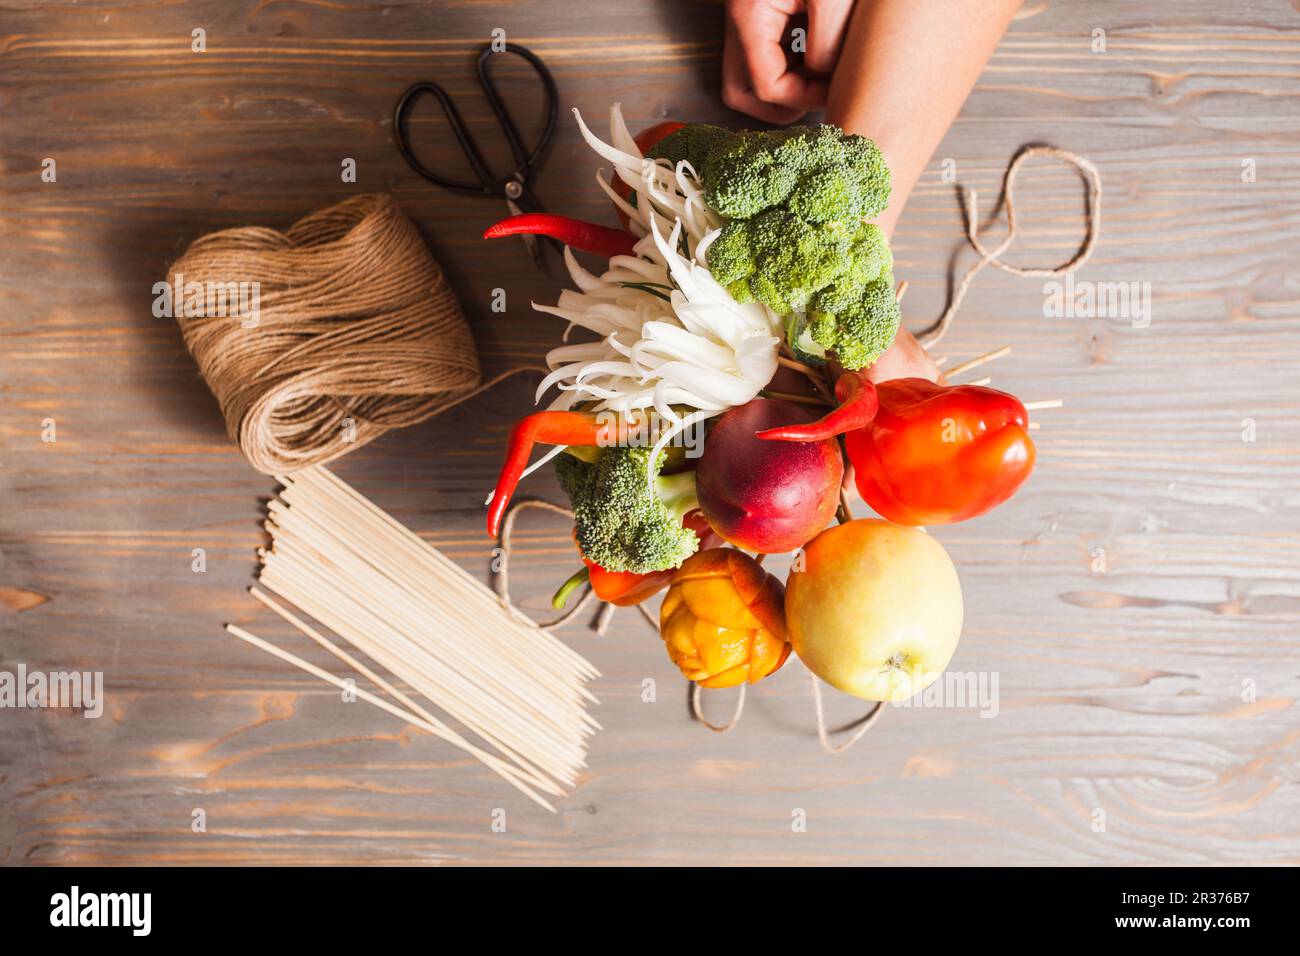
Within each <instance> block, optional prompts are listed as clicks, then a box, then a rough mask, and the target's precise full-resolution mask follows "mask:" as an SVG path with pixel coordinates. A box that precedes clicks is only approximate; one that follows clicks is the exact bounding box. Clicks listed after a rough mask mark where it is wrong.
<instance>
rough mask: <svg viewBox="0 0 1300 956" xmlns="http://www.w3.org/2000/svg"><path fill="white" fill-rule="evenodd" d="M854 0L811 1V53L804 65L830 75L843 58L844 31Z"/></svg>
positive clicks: (809, 46) (808, 53) (809, 38)
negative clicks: (841, 54) (841, 57)
mask: <svg viewBox="0 0 1300 956" xmlns="http://www.w3.org/2000/svg"><path fill="white" fill-rule="evenodd" d="M852 12H853V0H808V49H807V51H806V52H805V53H804V65H805V66H807V68H808V69H809V70H810V71H811V72H813V73H823V74H826V75H830V74H831V73H833V72H834V71H835V64H836V62H837V61H838V60H839V58H840V47H841V46H842V45H843V44H844V31H845V30H846V29H847V28H848V25H849V14H850V13H852Z"/></svg>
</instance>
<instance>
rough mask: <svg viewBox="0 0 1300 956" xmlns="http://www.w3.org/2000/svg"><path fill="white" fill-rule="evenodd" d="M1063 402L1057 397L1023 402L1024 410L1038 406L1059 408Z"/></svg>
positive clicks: (1028, 410)
mask: <svg viewBox="0 0 1300 956" xmlns="http://www.w3.org/2000/svg"><path fill="white" fill-rule="evenodd" d="M1064 404H1065V402H1063V401H1061V399H1059V398H1045V399H1043V400H1042V401H1041V402H1025V411H1027V412H1032V411H1034V410H1035V409H1039V408H1060V407H1061V406H1062V405H1064Z"/></svg>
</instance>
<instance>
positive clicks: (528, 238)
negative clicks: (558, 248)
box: [506, 198, 547, 272]
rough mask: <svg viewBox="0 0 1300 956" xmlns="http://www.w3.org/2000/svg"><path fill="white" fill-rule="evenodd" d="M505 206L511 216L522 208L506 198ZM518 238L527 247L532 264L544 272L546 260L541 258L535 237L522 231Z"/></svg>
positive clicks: (540, 245) (540, 248)
mask: <svg viewBox="0 0 1300 956" xmlns="http://www.w3.org/2000/svg"><path fill="white" fill-rule="evenodd" d="M506 207H507V208H508V209H509V210H510V215H512V216H519V215H522V214H523V210H522V209H521V208H520V207H519V204H518V203H516V202H515V201H514V200H513V199H509V198H507V199H506ZM519 238H520V239H522V240H523V241H524V245H525V246H527V247H528V254H529V255H530V256H532V257H533V265H535V266H537V268H538V269H540V270H541V271H542V272H546V271H547V270H546V260H545V259H543V258H542V244H541V243H540V242H538V241H537V237H536V236H534V235H530V234H528V233H524V234H523V235H521V236H520V237H519Z"/></svg>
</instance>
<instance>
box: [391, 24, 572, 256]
mask: <svg viewBox="0 0 1300 956" xmlns="http://www.w3.org/2000/svg"><path fill="white" fill-rule="evenodd" d="M500 52H502V53H513V54H514V55H515V56H518V57H521V58H523V59H524V60H526V61H527V62H528V63H529V65H530V66H532V68H533V71H534V72H535V73H536V74H537V75H538V77H539V78H540V79H541V81H542V87H543V90H544V93H545V98H546V128H545V129H544V130H543V131H542V135H541V138H540V139H538V141H537V144H536V145H535V146H534V147H533V148H532V151H531V152H530V151H529V150H528V149H527V148H526V147H525V146H524V143H523V139H522V137H520V135H519V130H518V128H517V127H516V126H515V123H514V120H513V119H511V117H510V111H509V110H508V109H507V108H506V104H505V101H504V100H503V99H502V98H501V93H500V91H499V90H498V89H497V86H496V83H495V82H494V81H493V79H492V75H491V72H490V71H489V70H488V63H489V62H490V61H491V60H492V58H493V57H494V56H496V55H497V51H495V50H493V48H492V45H491V44H488V45H487V46H485V47H484V48H483V49H482V50H481V51H480V52H479V55H478V65H477V67H476V71H477V73H478V81H479V85H480V86H482V87H483V93H484V95H485V96H486V97H487V101H488V105H489V106H491V107H492V112H493V113H495V114H496V118H497V123H498V124H499V125H500V127H501V131H502V133H503V134H504V135H505V138H506V142H507V143H508V144H509V145H510V153H511V155H512V156H513V157H514V162H515V168H514V170H512V171H511V173H510V174H509V175H508V176H505V177H498V176H496V175H495V174H494V173H493V172H492V171H491V170H490V169H488V167H487V164H486V163H485V162H484V161H483V155H482V154H481V153H480V152H479V151H478V146H477V145H476V144H475V143H474V140H473V138H472V137H471V136H470V134H469V129H468V128H467V127H466V126H465V121H464V120H462V119H461V115H460V111H459V110H457V109H456V104H455V102H454V101H453V100H452V98H451V97H450V96H448V95H447V91H446V90H444V89H443V88H442V87H441V86H439V85H438V84H437V83H430V82H427V81H426V82H422V83H416V84H414V85H413V86H411V87H410V88H409V89H408V90H407V91H406V92H405V93H403V94H402V95H401V97H400V98H399V99H398V101H397V106H396V107H395V108H394V110H393V136H394V138H395V139H396V140H397V150H398V152H400V153H401V154H402V156H403V158H405V159H406V161H407V163H409V164H410V166H411V168H412V169H414V170H415V171H416V172H417V173H419V174H420V175H421V176H423V177H424V178H425V179H427V180H429V181H430V182H432V183H436V184H437V185H439V186H442V187H443V188H444V189H454V190H456V191H457V192H467V193H477V194H478V195H481V196H498V197H500V198H502V199H504V200H505V203H506V206H507V207H508V208H509V209H510V213H511V215H515V216H517V215H519V214H520V213H525V212H543V211H544V210H543V209H542V205H541V203H540V202H538V201H537V197H536V196H534V195H533V193H532V191H531V190H530V189H529V182H530V180H531V179H532V175H533V171H534V168H535V167H536V165H537V161H538V160H539V159H540V158H541V156H542V154H543V153H544V152H545V151H546V148H547V146H549V145H550V143H551V137H552V136H553V135H554V133H555V120H556V114H557V112H558V109H559V107H558V101H559V96H558V93H557V92H556V89H555V79H554V78H553V77H552V76H551V71H550V70H548V69H547V68H546V64H545V63H543V62H542V61H541V59H540V58H539V57H538V56H537V54H535V53H533V52H532V51H531V50H528V49H525V48H524V47H522V46H519V45H518V44H515V43H512V44H510V45H509V46H507V47H505V48H503V49H502V50H501V51H500ZM424 93H431V94H433V96H434V97H435V98H437V100H438V103H439V104H440V105H441V106H442V112H443V115H444V116H446V117H447V123H448V125H449V126H451V131H452V133H453V134H454V135H455V137H456V140H457V142H459V143H460V148H461V151H462V152H463V153H464V154H465V159H466V160H467V161H468V162H469V165H470V168H471V169H472V170H473V171H474V175H475V176H477V177H478V181H477V182H465V181H462V180H456V179H448V178H447V177H445V176H442V175H439V174H438V173H436V172H434V171H433V170H431V169H429V168H428V167H427V166H425V165H424V163H422V162H420V160H419V159H418V158H417V157H416V156H415V154H414V153H413V152H412V151H411V144H410V141H409V139H408V138H407V130H406V120H407V117H408V115H409V114H410V111H411V107H412V105H414V103H415V101H416V100H417V99H419V98H420V96H421V94H424ZM522 238H523V240H524V242H525V243H526V244H527V246H528V251H529V253H530V254H531V255H532V257H533V262H534V263H535V264H536V265H537V268H539V269H541V270H542V271H543V272H544V271H546V264H545V263H544V262H543V260H542V251H541V248H540V246H539V243H538V238H539V237H537V236H533V235H525V236H523V237H522ZM541 238H542V239H543V240H544V241H546V242H549V243H552V244H554V245H555V246H557V247H558V246H559V243H558V242H556V241H555V240H553V239H549V238H547V237H541Z"/></svg>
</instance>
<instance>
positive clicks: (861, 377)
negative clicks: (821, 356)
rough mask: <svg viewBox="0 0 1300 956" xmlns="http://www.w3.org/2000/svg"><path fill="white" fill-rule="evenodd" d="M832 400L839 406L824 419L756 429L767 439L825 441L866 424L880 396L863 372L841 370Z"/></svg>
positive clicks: (760, 435)
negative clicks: (804, 423) (842, 371)
mask: <svg viewBox="0 0 1300 956" xmlns="http://www.w3.org/2000/svg"><path fill="white" fill-rule="evenodd" d="M835 399H836V401H838V402H839V403H840V407H839V408H837V409H835V411H833V412H831V413H830V414H829V415H827V416H825V417H824V418H821V419H818V420H817V421H815V422H809V423H808V424H806V425H783V426H781V427H780V428H768V429H765V430H764V431H761V432H757V433H756V434H757V436H758V437H759V438H763V439H767V440H769V441H801V442H812V441H825V440H826V439H827V438H834V437H835V436H836V435H843V434H844V433H845V432H850V431H853V430H854V429H857V428H862V427H864V426H866V425H867V424H868V423H870V421H871V420H872V419H873V418H875V417H876V409H877V408H879V407H880V399H879V397H878V396H877V395H876V386H875V385H873V384H872V383H871V382H870V381H869V380H868V379H867V376H866V374H865V373H863V372H845V373H844V374H843V375H841V376H840V377H839V380H838V381H837V382H836V383H835Z"/></svg>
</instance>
